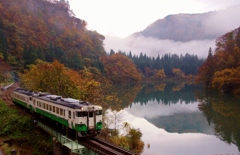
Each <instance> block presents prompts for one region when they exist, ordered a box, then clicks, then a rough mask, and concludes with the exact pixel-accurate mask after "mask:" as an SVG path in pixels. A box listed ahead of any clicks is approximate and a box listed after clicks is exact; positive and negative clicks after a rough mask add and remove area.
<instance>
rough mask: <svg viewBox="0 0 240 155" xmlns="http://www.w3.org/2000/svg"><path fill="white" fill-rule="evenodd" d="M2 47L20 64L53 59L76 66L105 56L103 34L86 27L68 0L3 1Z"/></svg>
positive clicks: (0, 7) (0, 17)
mask: <svg viewBox="0 0 240 155" xmlns="http://www.w3.org/2000/svg"><path fill="white" fill-rule="evenodd" d="M0 12H1V14H0V42H1V43H0V49H1V53H3V54H2V55H3V57H4V60H5V61H8V62H10V63H11V64H12V65H15V66H17V67H20V68H21V67H22V66H27V65H29V64H32V63H34V62H35V60H36V59H42V60H46V61H49V62H52V61H53V60H54V59H57V60H59V61H60V62H62V63H64V64H66V65H67V66H69V67H71V68H74V69H82V68H83V64H84V63H86V62H87V63H88V64H89V65H93V63H94V62H93V59H92V58H94V59H96V58H98V57H100V56H103V55H105V51H104V49H103V40H104V36H103V35H101V34H98V33H97V32H95V31H89V30H87V29H86V25H87V23H86V21H84V20H81V19H79V18H76V17H75V16H74V13H73V12H72V11H71V10H70V8H69V4H68V1H64V0H61V1H57V0H7V1H6V0H0Z"/></svg>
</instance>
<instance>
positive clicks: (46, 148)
mask: <svg viewBox="0 0 240 155" xmlns="http://www.w3.org/2000/svg"><path fill="white" fill-rule="evenodd" d="M0 107H1V108H0V116H1V117H0V122H1V124H0V137H2V138H1V140H0V147H1V149H2V151H3V153H4V154H5V155H10V154H11V150H16V151H17V152H18V153H19V154H38V155H43V154H46V155H48V154H50V153H51V152H52V139H51V137H50V136H48V135H47V134H46V133H44V132H42V130H40V129H39V128H35V126H34V123H33V119H31V117H30V116H28V115H23V114H21V112H20V111H19V110H17V109H15V108H12V107H9V106H8V105H7V104H6V103H5V102H3V101H2V100H0ZM24 113H25V112H24Z"/></svg>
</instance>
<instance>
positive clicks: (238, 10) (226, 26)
mask: <svg viewBox="0 0 240 155" xmlns="http://www.w3.org/2000/svg"><path fill="white" fill-rule="evenodd" d="M239 16H240V5H238V6H234V7H230V8H228V9H226V10H221V11H217V12H212V13H211V14H210V15H209V16H208V17H207V18H206V19H205V20H204V21H203V26H204V29H205V30H206V31H207V32H208V33H210V34H220V35H223V34H225V33H227V32H230V31H233V30H234V29H236V28H238V27H239V26H240V22H239V19H238V17H239Z"/></svg>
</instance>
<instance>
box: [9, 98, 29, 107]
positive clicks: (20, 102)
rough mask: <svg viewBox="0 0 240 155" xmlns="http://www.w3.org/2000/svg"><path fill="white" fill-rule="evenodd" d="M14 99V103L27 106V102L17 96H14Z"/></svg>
mask: <svg viewBox="0 0 240 155" xmlns="http://www.w3.org/2000/svg"><path fill="white" fill-rule="evenodd" d="M12 101H13V102H14V103H17V104H20V105H22V106H24V107H27V104H26V103H25V102H23V101H20V100H18V99H15V98H13V99H12Z"/></svg>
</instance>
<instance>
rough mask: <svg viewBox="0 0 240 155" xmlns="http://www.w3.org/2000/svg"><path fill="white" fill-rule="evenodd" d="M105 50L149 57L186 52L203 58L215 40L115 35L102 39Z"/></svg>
mask: <svg viewBox="0 0 240 155" xmlns="http://www.w3.org/2000/svg"><path fill="white" fill-rule="evenodd" d="M104 44H105V50H106V51H107V52H108V53H109V52H110V50H111V49H113V50H114V51H115V52H118V51H119V50H121V51H125V52H126V53H128V52H129V51H131V52H132V54H133V55H134V54H135V55H139V54H140V53H141V52H142V53H143V54H145V53H146V54H147V56H150V57H157V56H158V55H160V56H161V55H164V54H166V53H171V54H178V55H180V54H182V55H185V54H186V53H189V54H194V55H198V57H199V58H205V57H207V55H208V50H209V48H210V47H211V48H212V49H214V48H215V40H193V41H189V42H175V41H172V40H158V39H155V38H146V37H143V36H138V37H128V38H125V39H120V38H116V37H108V36H106V39H105V41H104Z"/></svg>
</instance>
